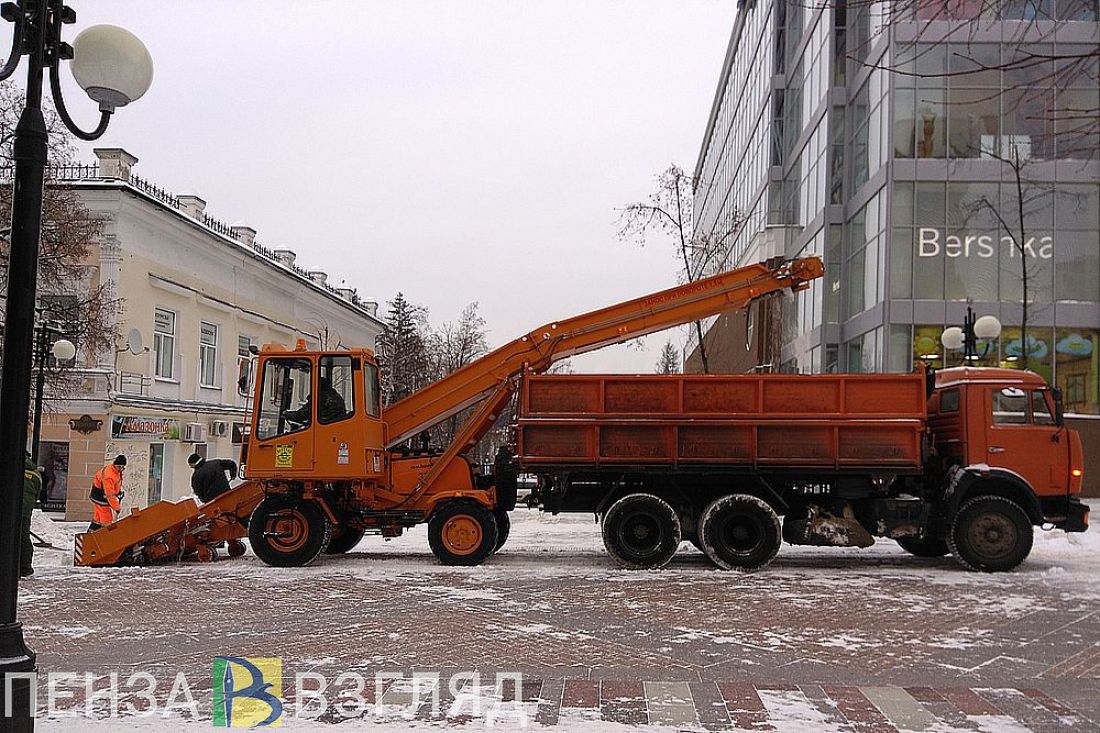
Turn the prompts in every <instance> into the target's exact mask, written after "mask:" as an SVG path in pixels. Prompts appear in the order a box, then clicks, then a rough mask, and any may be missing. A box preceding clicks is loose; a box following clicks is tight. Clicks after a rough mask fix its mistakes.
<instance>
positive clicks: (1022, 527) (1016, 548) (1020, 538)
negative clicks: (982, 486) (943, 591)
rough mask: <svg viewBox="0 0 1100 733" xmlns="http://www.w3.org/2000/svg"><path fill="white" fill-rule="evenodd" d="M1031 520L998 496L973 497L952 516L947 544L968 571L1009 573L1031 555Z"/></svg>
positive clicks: (1032, 538) (1014, 504) (1015, 506)
mask: <svg viewBox="0 0 1100 733" xmlns="http://www.w3.org/2000/svg"><path fill="white" fill-rule="evenodd" d="M1033 540H1034V532H1033V530H1032V527H1031V519H1030V518H1029V517H1028V516H1027V512H1025V511H1024V510H1023V509H1022V508H1021V507H1020V505H1019V504H1017V503H1016V502H1014V501H1009V500H1008V499H1005V498H1004V497H1001V496H976V497H974V498H973V499H970V500H969V501H967V502H966V503H965V504H963V505H962V507H961V508H960V509H959V511H958V513H956V514H955V520H954V521H953V522H952V523H951V531H950V532H949V533H948V535H947V545H948V547H950V548H951V554H953V555H954V556H955V559H957V560H958V561H959V562H960V563H962V564H963V565H964V566H966V567H968V568H970V569H971V570H980V571H982V572H984V573H996V572H1003V571H1005V570H1012V569H1013V568H1014V567H1016V566H1017V565H1019V564H1020V563H1022V562H1023V561H1024V559H1025V558H1027V556H1028V555H1029V554H1031V543H1032V541H1033Z"/></svg>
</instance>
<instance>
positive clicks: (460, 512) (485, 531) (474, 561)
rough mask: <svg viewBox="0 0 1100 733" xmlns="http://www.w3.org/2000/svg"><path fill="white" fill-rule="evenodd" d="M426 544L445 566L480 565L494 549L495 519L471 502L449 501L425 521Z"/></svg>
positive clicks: (490, 513)
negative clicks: (426, 531) (426, 528)
mask: <svg viewBox="0 0 1100 733" xmlns="http://www.w3.org/2000/svg"><path fill="white" fill-rule="evenodd" d="M428 545H430V546H431V548H432V552H433V553H435V556H436V557H437V558H439V561H440V562H441V563H443V564H444V565H480V564H481V562H482V561H483V560H484V559H485V558H487V557H489V555H492V554H493V550H494V548H496V546H497V520H496V518H495V517H494V516H493V513H492V512H491V511H489V510H488V509H486V508H485V507H483V506H481V505H480V504H478V503H477V502H474V501H463V500H458V501H448V502H446V503H444V504H443V505H442V506H440V507H439V508H438V509H436V510H435V511H434V512H432V516H431V517H430V518H429V519H428Z"/></svg>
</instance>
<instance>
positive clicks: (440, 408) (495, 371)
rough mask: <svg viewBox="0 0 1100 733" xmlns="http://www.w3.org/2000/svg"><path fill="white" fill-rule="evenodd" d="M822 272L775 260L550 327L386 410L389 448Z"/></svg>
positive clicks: (492, 412)
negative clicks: (569, 367)
mask: <svg viewBox="0 0 1100 733" xmlns="http://www.w3.org/2000/svg"><path fill="white" fill-rule="evenodd" d="M824 272H825V268H824V265H823V264H822V262H821V259H820V258H818V257H804V258H799V259H793V260H782V259H781V258H776V259H773V260H768V261H767V262H761V263H757V264H754V265H747V266H745V267H738V268H736V269H733V270H729V271H727V272H724V273H721V274H718V275H714V276H711V277H708V278H704V279H701V280H696V281H695V282H690V283H685V284H684V285H678V286H676V287H673V288H669V289H667V290H662V291H660V292H657V293H652V294H650V295H644V296H642V297H640V298H634V299H633V300H628V301H625V302H623V303H619V304H618V305H612V306H609V307H606V308H601V309H599V310H595V311H591V312H589V313H585V314H583V315H579V316H575V317H573V318H567V319H565V320H561V321H554V322H552V323H548V324H546V325H545V326H543V327H541V328H537V329H535V330H534V331H531V332H530V333H528V334H527V335H525V336H522V337H520V338H518V339H516V340H514V341H512V342H510V343H507V344H505V345H503V346H501V347H499V348H497V349H494V350H493V351H491V352H489V353H488V354H486V355H485V356H483V357H481V358H480V359H477V360H476V361H473V362H471V363H470V364H467V365H466V366H464V367H462V368H461V369H458V370H456V371H454V372H452V373H451V374H449V375H448V376H446V377H443V378H442V379H440V380H439V381H437V382H433V383H432V384H430V385H428V386H426V387H423V388H421V389H419V390H417V391H416V392H413V393H412V394H411V395H409V396H408V397H405V398H404V399H402V400H399V401H398V402H395V403H394V404H392V405H390V406H389V407H387V408H386V410H385V414H384V416H385V421H386V425H387V438H386V447H388V448H392V447H393V446H396V445H399V444H400V443H402V442H404V441H405V440H408V439H409V438H411V437H413V436H415V435H417V434H418V433H420V432H421V431H423V430H425V429H427V428H430V427H432V426H433V425H435V424H437V423H439V422H441V421H443V420H446V419H447V418H449V417H451V416H453V415H456V414H458V413H459V412H461V411H462V410H464V409H466V408H467V407H470V406H471V405H474V404H477V403H478V402H480V401H481V400H483V399H485V398H486V397H487V396H489V395H490V394H493V393H494V392H496V393H498V394H499V395H500V398H501V399H503V398H504V396H505V394H504V393H505V392H508V390H507V389H506V385H507V383H509V382H511V381H512V380H513V379H515V378H516V377H517V376H518V375H519V374H520V373H522V372H523V371H524V369H527V370H529V371H531V372H533V373H540V372H544V371H546V370H547V369H548V368H549V367H550V366H551V365H552V364H553V363H554V362H556V361H560V360H562V359H566V358H568V357H570V356H575V355H577V354H584V353H587V352H589V351H594V350H596V349H599V348H602V347H604V346H610V345H612V344H618V343H622V342H624V341H628V340H630V339H632V338H637V337H639V336H645V335H646V334H650V333H654V332H656V331H662V330H664V329H666V328H672V327H675V326H681V325H684V324H687V323H691V322H693V321H698V320H701V319H703V318H707V317H709V316H713V315H717V314H719V313H723V312H725V311H730V310H738V309H740V308H744V307H745V306H746V305H748V304H749V303H750V302H752V301H753V300H755V299H757V298H761V297H763V296H766V295H771V294H773V293H777V292H780V291H783V290H787V289H790V290H793V291H799V290H804V289H806V288H808V287H809V285H810V282H811V281H812V280H814V279H816V278H819V277H821V276H822V275H823V274H824ZM498 401H499V400H490V402H498ZM480 412H484V413H485V415H484V416H482V415H481V414H480ZM496 413H497V410H496V409H495V407H494V408H491V409H486V410H482V411H479V414H478V415H474V416H472V417H471V421H472V422H473V423H477V422H478V421H479V420H488V419H495V417H496ZM464 428H465V430H463V433H466V432H470V433H471V436H476V435H477V434H479V433H482V432H483V429H484V427H483V426H481V425H477V424H467V425H465V426H464ZM471 436H456V442H460V443H467V444H468V440H461V441H460V440H458V438H460V437H466V438H467V439H468V438H469V437H471Z"/></svg>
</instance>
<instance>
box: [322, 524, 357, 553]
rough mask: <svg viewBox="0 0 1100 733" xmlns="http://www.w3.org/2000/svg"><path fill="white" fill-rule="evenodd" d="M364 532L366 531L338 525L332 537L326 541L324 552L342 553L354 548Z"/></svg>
mask: <svg viewBox="0 0 1100 733" xmlns="http://www.w3.org/2000/svg"><path fill="white" fill-rule="evenodd" d="M364 534H366V533H365V532H363V530H361V529H351V528H349V527H340V528H339V529H337V530H335V531H334V532H333V533H332V539H331V540H329V541H328V547H326V548H325V554H326V555H343V554H344V553H345V552H348V551H349V550H352V549H354V548H355V546H356V545H358V544H359V542H360V541H361V540H362V539H363V535H364Z"/></svg>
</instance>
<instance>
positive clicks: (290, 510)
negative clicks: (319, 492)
mask: <svg viewBox="0 0 1100 733" xmlns="http://www.w3.org/2000/svg"><path fill="white" fill-rule="evenodd" d="M331 537H332V525H331V524H329V521H328V518H327V517H326V516H325V512H324V511H323V510H322V509H321V507H320V505H319V504H317V503H316V502H313V501H305V500H303V499H299V498H296V497H293V496H287V495H285V494H271V495H270V496H268V497H267V498H266V499H264V500H263V501H261V502H260V505H259V506H257V507H256V509H255V511H253V512H252V519H251V520H250V521H249V523H248V541H249V544H251V545H252V551H253V552H254V553H256V557H258V558H260V559H261V560H263V561H264V562H265V563H267V564H268V565H273V566H275V567H277V568H293V567H301V566H303V565H309V564H310V563H311V562H313V561H314V560H316V559H317V556H318V555H320V554H321V551H322V550H324V549H325V548H326V547H328V544H329V540H330V539H331Z"/></svg>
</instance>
